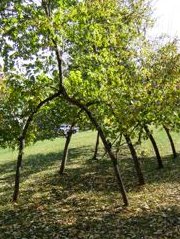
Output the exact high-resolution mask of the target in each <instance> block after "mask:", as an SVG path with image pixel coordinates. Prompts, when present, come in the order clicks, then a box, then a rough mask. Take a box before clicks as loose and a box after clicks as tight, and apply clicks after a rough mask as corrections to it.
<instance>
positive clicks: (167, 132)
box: [163, 125, 177, 159]
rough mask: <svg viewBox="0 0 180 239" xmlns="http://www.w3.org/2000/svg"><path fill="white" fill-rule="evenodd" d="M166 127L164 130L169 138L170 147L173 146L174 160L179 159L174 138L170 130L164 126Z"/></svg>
mask: <svg viewBox="0 0 180 239" xmlns="http://www.w3.org/2000/svg"><path fill="white" fill-rule="evenodd" d="M163 127H164V130H165V131H166V134H167V136H168V139H169V142H170V145H171V149H172V153H173V158H174V159H175V158H176V157H177V152H176V148H175V145H174V141H173V138H172V136H171V133H170V131H169V129H168V128H167V127H166V126H165V125H163Z"/></svg>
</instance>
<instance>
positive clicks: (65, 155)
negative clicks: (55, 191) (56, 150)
mask: <svg viewBox="0 0 180 239" xmlns="http://www.w3.org/2000/svg"><path fill="white" fill-rule="evenodd" d="M71 137H72V130H69V131H68V132H67V136H66V142H65V146H64V151H63V157H62V161H61V166H60V170H59V174H63V173H64V169H65V165H66V161H67V157H68V147H69V143H70V141H71Z"/></svg>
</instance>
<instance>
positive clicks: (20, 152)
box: [13, 137, 25, 202]
mask: <svg viewBox="0 0 180 239" xmlns="http://www.w3.org/2000/svg"><path fill="white" fill-rule="evenodd" d="M24 143H25V140H24V138H23V137H20V138H19V150H18V157H17V164H16V175H15V185H14V194H13V202H16V201H17V198H18V195H19V181H20V167H21V164H22V158H23V153H24Z"/></svg>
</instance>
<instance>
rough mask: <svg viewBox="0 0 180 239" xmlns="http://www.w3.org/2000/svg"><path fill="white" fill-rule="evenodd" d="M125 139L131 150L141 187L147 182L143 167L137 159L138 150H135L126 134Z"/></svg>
mask: <svg viewBox="0 0 180 239" xmlns="http://www.w3.org/2000/svg"><path fill="white" fill-rule="evenodd" d="M124 137H125V139H126V142H127V145H128V147H129V150H130V152H131V155H132V159H133V161H134V166H135V169H136V173H137V177H138V181H139V185H144V184H145V181H144V177H143V173H142V170H141V165H140V163H139V159H138V157H137V153H136V150H135V148H134V146H133V144H132V141H131V139H130V137H129V135H127V134H125V135H124Z"/></svg>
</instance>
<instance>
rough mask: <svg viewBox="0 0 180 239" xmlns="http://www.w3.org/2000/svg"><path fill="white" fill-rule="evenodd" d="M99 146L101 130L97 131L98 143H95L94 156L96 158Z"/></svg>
mask: <svg viewBox="0 0 180 239" xmlns="http://www.w3.org/2000/svg"><path fill="white" fill-rule="evenodd" d="M98 146H99V132H97V138H96V145H95V150H94V155H93V158H92V159H94V160H97V153H98Z"/></svg>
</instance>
